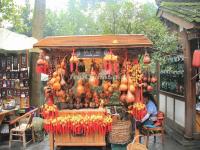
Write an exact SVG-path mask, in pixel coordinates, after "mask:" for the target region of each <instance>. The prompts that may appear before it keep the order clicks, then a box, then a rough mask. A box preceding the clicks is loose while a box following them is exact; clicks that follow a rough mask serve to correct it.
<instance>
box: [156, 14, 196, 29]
mask: <svg viewBox="0 0 200 150" xmlns="http://www.w3.org/2000/svg"><path fill="white" fill-rule="evenodd" d="M157 15H158V16H159V17H163V18H165V19H167V20H169V21H171V22H173V23H175V24H177V25H179V26H180V27H183V28H185V29H192V28H195V27H196V26H195V24H193V23H190V22H187V21H185V20H183V19H182V18H179V17H177V16H174V15H172V14H170V13H167V12H165V11H163V10H159V12H158V14H157Z"/></svg>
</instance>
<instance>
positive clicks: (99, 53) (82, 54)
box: [76, 48, 107, 58]
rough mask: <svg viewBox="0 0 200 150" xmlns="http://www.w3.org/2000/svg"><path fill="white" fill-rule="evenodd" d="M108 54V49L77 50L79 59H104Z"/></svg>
mask: <svg viewBox="0 0 200 150" xmlns="http://www.w3.org/2000/svg"><path fill="white" fill-rule="evenodd" d="M106 52H107V50H106V49H94V48H88V49H77V50H76V55H77V56H78V57H79V58H95V57H104V55H105V53H106Z"/></svg>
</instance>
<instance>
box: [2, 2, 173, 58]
mask: <svg viewBox="0 0 200 150" xmlns="http://www.w3.org/2000/svg"><path fill="white" fill-rule="evenodd" d="M27 1H28V0H27ZM0 2H1V3H2V2H4V3H6V4H10V5H9V6H6V7H7V9H6V10H4V9H5V8H3V7H2V6H1V5H0V6H1V7H0V9H1V10H4V13H3V14H6V12H7V11H8V10H9V9H11V10H13V9H12V8H13V7H14V3H13V2H12V1H8V0H0ZM47 2H48V1H47ZM63 5H66V9H65V10H61V11H58V12H55V11H52V10H47V11H46V20H45V26H44V36H52V35H84V34H91V35H92V34H145V35H146V36H147V37H148V38H149V39H150V40H151V41H152V42H153V44H154V47H153V49H154V55H153V57H154V59H156V60H159V59H160V58H162V60H163V55H164V54H166V53H167V54H169V53H172V52H174V51H175V50H176V47H177V36H176V35H175V34H171V33H169V32H168V30H167V28H166V26H165V25H164V24H163V23H162V22H161V21H160V20H159V18H158V17H156V11H157V8H156V7H155V6H154V5H153V4H151V3H146V4H142V5H141V4H137V3H135V2H134V1H132V0H109V1H106V0H104V1H102V0H88V1H85V0H68V2H67V3H66V4H63ZM15 12H16V10H15ZM9 13H11V14H12V11H9ZM9 13H8V15H7V16H10V15H11V14H9ZM17 14H19V16H20V21H18V20H17V19H16V21H14V26H13V30H15V31H17V32H20V33H25V34H27V35H30V31H31V27H32V23H31V21H32V18H31V16H32V15H31V14H32V10H30V5H29V4H28V3H27V4H26V6H25V7H23V8H20V11H17ZM4 16H5V15H4ZM4 18H9V17H4ZM16 18H17V17H16ZM160 61H161V60H160Z"/></svg>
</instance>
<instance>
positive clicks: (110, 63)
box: [109, 61, 112, 75]
mask: <svg viewBox="0 0 200 150" xmlns="http://www.w3.org/2000/svg"><path fill="white" fill-rule="evenodd" d="M109 74H110V75H111V74H112V62H111V61H110V62H109Z"/></svg>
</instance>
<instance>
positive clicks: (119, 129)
mask: <svg viewBox="0 0 200 150" xmlns="http://www.w3.org/2000/svg"><path fill="white" fill-rule="evenodd" d="M131 133H132V124H131V121H130V120H117V121H115V122H113V123H112V130H111V131H110V133H109V135H108V140H109V142H110V143H112V144H126V143H128V142H130V141H131V140H132V139H131V138H132V136H131Z"/></svg>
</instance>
